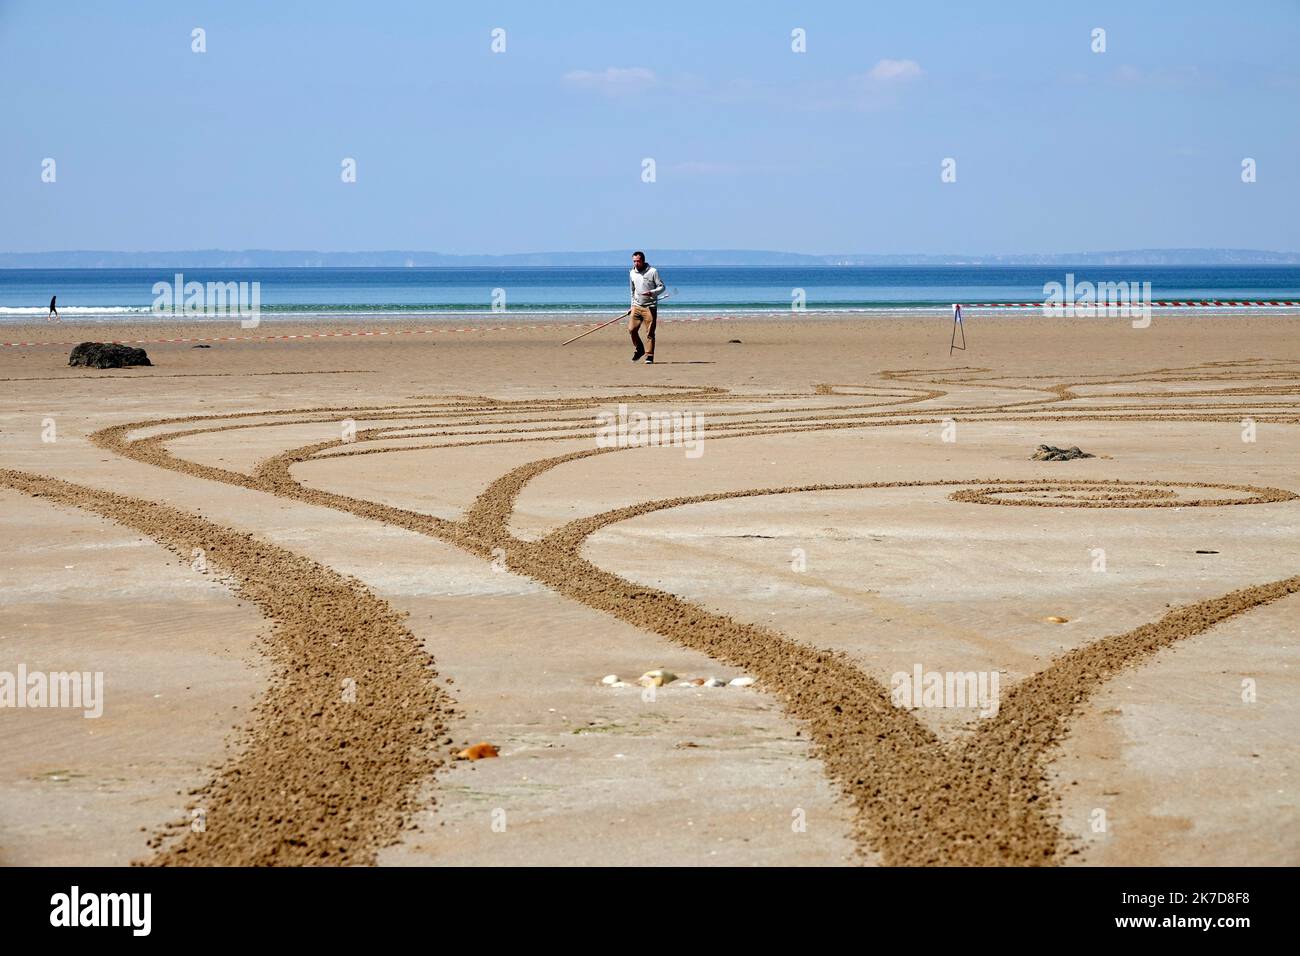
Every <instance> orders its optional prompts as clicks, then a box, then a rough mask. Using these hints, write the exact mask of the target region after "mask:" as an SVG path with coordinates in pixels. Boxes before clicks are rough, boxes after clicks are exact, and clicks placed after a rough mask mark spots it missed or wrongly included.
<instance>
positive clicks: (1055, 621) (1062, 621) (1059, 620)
mask: <svg viewBox="0 0 1300 956" xmlns="http://www.w3.org/2000/svg"><path fill="white" fill-rule="evenodd" d="M1043 620H1044V621H1046V622H1047V623H1048V624H1068V623H1070V619H1069V618H1068V617H1057V616H1056V615H1052V616H1051V617H1045V618H1043Z"/></svg>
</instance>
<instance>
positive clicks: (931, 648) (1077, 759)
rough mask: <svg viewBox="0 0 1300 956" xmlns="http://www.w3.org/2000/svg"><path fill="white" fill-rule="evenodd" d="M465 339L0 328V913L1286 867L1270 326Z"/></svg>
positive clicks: (1287, 737) (1286, 484)
mask: <svg viewBox="0 0 1300 956" xmlns="http://www.w3.org/2000/svg"><path fill="white" fill-rule="evenodd" d="M485 324H486V325H489V326H494V328H491V329H486V328H484V329H478V330H475V329H466V328H463V327H456V328H455V330H453V329H452V328H447V327H441V328H440V327H435V326H433V325H431V324H428V323H425V324H420V323H415V324H410V323H405V324H404V323H403V322H400V321H399V322H392V323H388V324H386V325H379V324H367V325H366V327H365V328H366V330H367V331H369V332H371V333H374V332H381V331H382V332H384V333H385V334H368V335H364V336H361V335H351V334H341V333H345V332H353V331H356V330H357V329H358V328H359V327H358V326H357V325H356V324H355V323H353V324H328V323H321V322H316V323H311V324H297V325H294V324H288V323H263V325H262V326H261V327H260V328H258V329H254V330H247V331H245V330H240V329H238V328H237V326H232V325H230V324H221V325H218V324H216V323H199V324H195V325H178V326H164V325H159V324H156V323H150V324H141V325H136V326H126V325H114V326H111V327H106V326H102V325H101V326H90V325H85V326H77V325H75V324H73V323H70V322H64V323H62V324H47V323H43V322H41V323H35V324H32V325H28V326H22V327H18V326H8V327H6V331H5V333H4V336H3V338H4V339H5V340H6V341H8V342H24V343H33V344H29V345H24V346H12V345H10V346H3V347H0V379H2V380H3V382H4V388H3V392H2V393H0V395H2V397H0V448H2V449H3V458H2V459H0V501H2V502H3V508H2V509H0V524H2V525H3V535H0V567H2V568H3V569H4V580H3V584H4V587H3V592H4V593H3V602H2V606H3V616H4V624H3V628H2V629H0V671H14V670H15V669H16V668H17V667H18V665H19V664H22V665H23V666H24V667H25V668H26V669H27V670H28V671H29V672H33V671H41V672H73V671H75V672H102V674H103V713H102V716H99V717H96V718H93V719H88V718H87V717H85V716H83V713H82V711H81V710H76V709H71V708H43V709H40V708H31V709H15V710H13V711H11V712H9V713H5V714H4V715H3V716H2V717H0V720H3V722H4V728H5V739H6V743H7V746H5V747H4V748H2V749H0V864H4V865H19V864H51V863H58V864H74V865H92V864H104V865H126V864H130V863H143V864H157V865H211V864H286V865H287V864H312V865H314V864H322V865H339V864H363V865H364V864H379V865H390V866H407V865H466V864H493V865H499V864H506V865H532V864H552V865H553V864H563V865H580V864H593V865H643V864H691V865H711V864H718V865H723V864H726V865H750V864H775V865H917V866H932V865H1000V864H1020V865H1024V864H1033V865H1036V864H1045V865H1171V864H1196V865H1228V864H1243V865H1284V864H1285V865H1294V864H1296V863H1300V810H1298V809H1297V790H1296V780H1297V771H1300V756H1298V755H1297V752H1296V748H1295V746H1294V743H1295V737H1296V728H1297V727H1298V726H1300V649H1298V646H1297V627H1296V622H1297V621H1298V620H1300V595H1298V594H1297V593H1296V592H1298V591H1300V562H1298V561H1297V547H1296V542H1297V540H1300V497H1298V495H1300V480H1298V479H1297V475H1300V432H1298V431H1297V427H1296V426H1297V425H1300V319H1298V318H1296V317H1294V316H1282V315H1263V314H1250V315H1240V314H1238V315H1231V316H1215V315H1196V316H1171V315H1160V314H1158V315H1157V316H1156V317H1155V320H1154V321H1153V323H1152V324H1151V326H1150V327H1149V328H1145V329H1135V328H1133V327H1131V325H1130V323H1129V322H1128V321H1126V320H1124V319H1073V320H1070V319H1046V318H1042V317H1040V316H1036V315H1035V316H1020V317H1016V316H1008V317H996V318H985V317H979V318H971V319H968V320H967V334H968V348H967V350H966V351H964V352H962V351H957V352H955V353H953V354H951V355H950V354H949V334H950V326H949V323H948V321H947V320H946V319H943V318H939V319H935V318H916V317H893V318H871V319H844V318H835V319H832V318H824V317H815V316H809V317H806V318H799V319H770V318H769V319H764V320H745V319H742V318H733V319H728V320H725V321H714V320H709V321H677V322H664V323H662V324H661V327H660V330H659V336H658V354H657V358H658V364H656V365H654V366H645V365H642V364H638V365H633V364H631V363H629V361H628V359H629V357H630V354H631V351H630V346H629V345H628V344H627V336H626V334H625V333H623V332H621V331H619V330H618V328H611V329H606V330H604V331H601V332H598V333H596V334H593V335H590V336H588V337H586V338H584V339H582V340H580V341H579V342H576V343H574V344H573V345H571V346H568V347H564V348H561V347H559V344H558V343H560V342H562V341H564V339H566V338H568V337H570V336H571V335H573V334H575V333H576V331H577V330H576V329H575V328H570V326H571V325H572V320H563V321H559V322H556V323H537V324H534V325H530V326H529V327H521V326H520V325H519V324H517V323H509V322H504V321H503V322H487V323H485ZM497 326H499V327H497ZM321 333H329V334H327V335H322V334H321ZM291 335H298V336H302V337H300V338H286V337H284V336H291ZM227 337H231V340H219V339H226V338H227ZM88 339H89V340H102V341H107V340H116V341H124V342H126V341H137V340H138V341H142V342H144V343H145V344H144V345H143V347H144V348H146V349H147V351H148V354H149V357H150V359H151V360H152V362H153V365H152V367H142V368H132V369H122V370H104V371H100V370H94V369H85V368H69V367H68V366H67V357H68V351H69V348H70V346H69V345H68V344H67V343H76V342H80V341H84V340H88ZM163 339H187V340H188V341H171V342H161V341H158V340H163ZM199 339H209V340H211V341H198V340H199ZM201 345H204V346H208V347H197V346H201ZM621 406H626V407H625V408H624V409H623V413H622V414H623V416H624V418H623V419H618V416H619V414H620V412H619V409H620V407H621ZM602 415H605V416H606V417H605V418H604V419H602V418H601V416H602ZM674 415H675V416H676V418H673V416H674ZM628 416H631V417H632V419H633V420H634V421H639V420H641V419H639V418H637V416H645V417H646V418H647V419H650V420H654V421H657V422H658V421H664V422H668V421H672V422H675V425H674V427H676V428H678V429H681V428H683V427H685V428H687V429H691V428H694V429H696V430H695V431H687V432H681V431H678V432H674V433H673V434H675V435H676V436H677V437H678V438H682V440H678V441H672V440H667V439H665V440H664V441H663V442H661V443H659V444H646V443H645V441H643V440H639V439H638V438H637V433H635V432H634V433H633V434H632V436H631V437H630V438H628V439H627V440H626V441H624V442H622V443H614V444H610V443H609V442H602V441H601V440H600V436H599V434H598V432H599V429H600V424H601V422H602V421H606V422H608V421H614V420H626V419H627V417H628ZM641 434H642V436H643V437H644V434H645V433H641ZM664 434H667V432H666V431H665V432H664ZM683 436H684V437H683ZM1040 445H1051V446H1056V447H1060V448H1070V447H1072V446H1077V447H1078V448H1079V449H1081V450H1082V451H1083V452H1086V453H1088V454H1089V455H1091V456H1092V457H1086V458H1079V459H1076V460H1068V461H1041V460H1033V459H1032V456H1033V455H1034V452H1035V450H1036V449H1037V448H1038V446H1040ZM655 669H664V670H667V671H671V672H672V673H673V674H674V675H676V680H671V681H669V683H668V684H667V685H665V686H659V687H653V688H645V687H642V686H639V685H638V684H637V680H638V678H639V677H640V676H641V675H642V674H644V673H646V672H649V671H652V670H655ZM932 672H933V673H938V674H941V675H944V674H959V675H964V674H977V675H983V676H986V677H988V678H990V679H991V680H992V681H994V682H995V685H996V687H997V688H998V691H997V694H996V698H995V699H992V700H986V701H984V702H983V703H984V704H988V705H990V706H985V707H983V708H982V710H983V711H985V713H981V712H980V711H981V708H977V707H973V706H970V704H971V702H970V701H966V706H955V705H953V704H952V702H951V701H948V700H944V701H942V702H941V703H940V704H938V705H934V704H933V703H932V702H929V701H922V700H919V699H918V700H915V701H911V702H910V703H905V704H900V703H899V701H898V700H897V687H898V682H897V681H896V680H895V675H898V674H900V673H902V674H907V675H911V674H913V673H917V674H929V673H932ZM607 675H617V676H618V678H620V683H622V684H625V685H626V686H609V685H607V684H603V683H602V678H605V677H606V676H607ZM709 678H716V679H717V680H720V681H725V682H730V681H732V680H733V679H736V678H752V679H753V682H752V683H749V682H747V681H741V684H740V685H732V684H730V683H728V684H726V685H724V686H716V687H715V686H704V685H701V684H697V683H685V684H683V683H681V682H682V681H686V682H691V681H696V680H699V679H709ZM917 686H918V687H919V686H920V678H919V677H918V684H917ZM918 697H919V695H918ZM480 742H488V743H491V744H493V745H495V746H496V747H498V748H499V756H498V757H496V758H495V759H482V760H463V759H457V758H456V755H457V753H458V752H459V751H461V750H463V749H464V748H466V747H469V746H471V745H474V744H477V743H480Z"/></svg>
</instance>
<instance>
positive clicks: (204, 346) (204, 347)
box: [190, 345, 212, 349]
mask: <svg viewBox="0 0 1300 956" xmlns="http://www.w3.org/2000/svg"><path fill="white" fill-rule="evenodd" d="M190 348H192V349H210V348H212V346H211V345H191V346H190Z"/></svg>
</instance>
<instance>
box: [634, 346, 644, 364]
mask: <svg viewBox="0 0 1300 956" xmlns="http://www.w3.org/2000/svg"><path fill="white" fill-rule="evenodd" d="M643 355H645V349H637V350H636V351H635V352H633V353H632V361H633V362H639V361H641V356H643Z"/></svg>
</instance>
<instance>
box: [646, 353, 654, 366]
mask: <svg viewBox="0 0 1300 956" xmlns="http://www.w3.org/2000/svg"><path fill="white" fill-rule="evenodd" d="M645 363H646V365H654V363H655V357H654V356H653V355H647V356H646V357H645Z"/></svg>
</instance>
